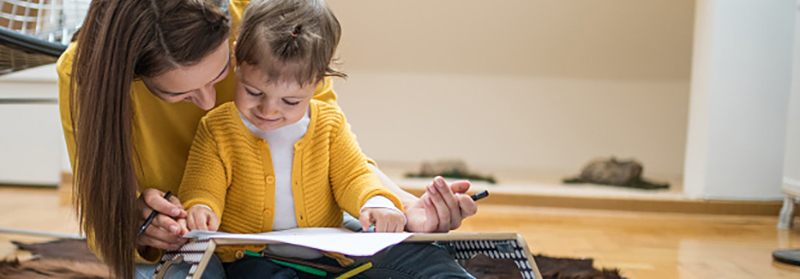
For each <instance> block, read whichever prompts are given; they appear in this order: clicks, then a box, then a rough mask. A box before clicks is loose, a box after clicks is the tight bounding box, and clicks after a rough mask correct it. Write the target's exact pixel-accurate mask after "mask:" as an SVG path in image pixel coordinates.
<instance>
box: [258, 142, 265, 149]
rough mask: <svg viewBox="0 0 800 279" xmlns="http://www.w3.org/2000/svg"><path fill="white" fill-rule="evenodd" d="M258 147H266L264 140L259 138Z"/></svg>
mask: <svg viewBox="0 0 800 279" xmlns="http://www.w3.org/2000/svg"><path fill="white" fill-rule="evenodd" d="M258 148H264V141H263V140H259V141H258Z"/></svg>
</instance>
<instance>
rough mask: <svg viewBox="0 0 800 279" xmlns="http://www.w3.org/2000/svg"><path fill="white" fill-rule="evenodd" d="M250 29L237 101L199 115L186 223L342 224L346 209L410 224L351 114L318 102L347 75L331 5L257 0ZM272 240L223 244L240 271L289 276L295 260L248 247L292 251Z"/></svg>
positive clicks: (391, 226)
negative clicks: (328, 81) (277, 259)
mask: <svg viewBox="0 0 800 279" xmlns="http://www.w3.org/2000/svg"><path fill="white" fill-rule="evenodd" d="M240 30H241V32H240V35H239V37H238V39H237V43H236V48H235V55H236V61H237V70H236V89H235V90H236V91H235V97H234V102H233V103H226V104H223V105H221V106H219V107H218V108H216V109H214V110H212V111H210V112H209V113H208V114H207V115H206V116H205V117H203V118H202V120H201V121H200V124H199V126H198V129H197V133H196V135H195V139H194V143H193V145H192V148H191V151H190V153H189V158H188V162H187V165H186V171H185V173H184V176H183V181H182V183H181V187H180V192H179V197H181V199H182V200H183V201H184V206H185V207H186V208H187V209H188V210H187V213H188V214H187V219H186V222H187V226H188V228H189V229H192V230H193V229H201V230H210V231H216V230H219V231H224V232H233V233H261V232H269V231H275V230H285V229H291V228H297V227H341V226H342V210H344V211H346V212H348V213H349V214H351V215H353V216H355V217H356V218H358V219H359V221H360V223H361V226H362V228H364V229H365V230H366V229H367V227H369V226H370V225H374V226H375V230H376V231H377V232H399V231H402V230H403V227H404V225H405V224H404V222H405V216H404V215H403V213H402V211H401V210H400V208H402V204H401V203H400V200H399V199H398V198H397V197H396V196H395V195H394V194H392V193H391V192H390V191H388V190H387V189H385V188H384V187H383V186H382V185H381V184H380V182H379V180H378V178H377V177H376V176H375V175H374V174H373V173H372V171H370V169H369V168H368V166H367V159H366V157H365V156H364V155H363V154H362V152H361V150H360V148H359V147H358V143H357V142H356V138H355V136H354V135H353V133H352V132H351V131H350V127H349V125H347V122H346V121H345V117H344V115H343V114H342V112H341V111H340V110H339V108H338V107H337V106H334V105H332V104H327V103H323V102H320V101H317V100H312V96H313V94H314V91H315V89H316V86H317V85H319V84H320V83H321V82H323V79H324V78H325V77H326V76H339V77H345V75H344V74H343V73H340V72H338V71H335V70H333V69H332V68H331V67H330V64H331V61H332V57H333V55H334V53H335V51H336V47H337V44H338V42H339V38H340V36H341V30H340V27H339V22H338V21H337V19H336V18H335V16H334V15H333V13H332V11H331V10H330V9H329V8H328V6H327V5H326V4H325V2H323V1H322V0H313V1H310V0H261V1H255V0H254V1H251V3H250V4H249V6H248V8H247V10H246V11H245V13H244V17H243V20H242V23H241V27H240ZM273 246H274V245H270V247H265V246H264V245H248V246H224V247H219V248H217V251H216V252H217V255H218V256H219V258H220V260H221V261H222V262H223V263H226V264H225V266H226V269H227V270H228V273H229V275H231V277H238V276H240V275H241V274H245V275H246V274H254V273H258V274H259V276H265V275H267V274H272V275H275V276H278V277H279V276H281V275H280V274H284V273H285V272H287V270H286V269H285V268H281V267H280V266H278V265H276V264H274V263H272V262H271V261H267V260H260V258H250V257H243V254H244V250H248V251H252V252H261V251H262V250H265V249H267V251H268V252H270V253H278V254H281V253H283V254H285V253H286V252H285V251H280V250H281V249H280V248H274V247H273ZM277 247H280V246H277ZM289 254H290V255H289V256H293V257H299V258H306V259H317V258H320V257H321V256H322V254H319V253H318V252H316V251H292V252H289ZM233 267H236V268H235V269H236V272H235V274H236V275H232V274H231V272H232V271H231V268H233ZM289 277H291V275H289ZM267 278H270V277H269V276H267ZM273 278H277V277H273ZM281 278H282V277H281Z"/></svg>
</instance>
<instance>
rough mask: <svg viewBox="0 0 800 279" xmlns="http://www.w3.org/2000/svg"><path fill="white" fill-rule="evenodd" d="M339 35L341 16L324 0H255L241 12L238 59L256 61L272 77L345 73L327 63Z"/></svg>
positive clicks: (310, 78) (310, 79) (305, 80)
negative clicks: (337, 16)
mask: <svg viewBox="0 0 800 279" xmlns="http://www.w3.org/2000/svg"><path fill="white" fill-rule="evenodd" d="M341 36H342V29H341V27H340V26H339V21H338V20H337V19H336V16H335V15H334V14H333V11H331V9H330V8H329V7H328V5H327V4H326V3H325V1H323V0H253V1H251V2H250V4H249V5H248V7H247V9H246V10H245V12H244V16H243V17H242V22H241V26H240V33H239V36H238V39H237V41H236V51H235V53H236V61H237V64H242V63H247V64H250V65H253V66H258V67H259V68H260V69H261V70H262V71H263V72H264V73H265V74H266V78H267V82H270V83H272V82H283V81H291V80H292V79H293V80H294V81H295V82H297V83H298V84H300V85H307V84H316V83H318V82H320V81H322V80H323V79H324V78H325V77H327V76H338V77H342V78H344V77H346V76H347V75H345V74H344V73H342V72H339V71H336V70H334V69H332V68H331V67H330V64H331V62H332V60H333V55H334V54H335V52H336V47H337V45H338V44H339V39H340V38H341Z"/></svg>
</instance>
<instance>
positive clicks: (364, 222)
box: [358, 210, 372, 232]
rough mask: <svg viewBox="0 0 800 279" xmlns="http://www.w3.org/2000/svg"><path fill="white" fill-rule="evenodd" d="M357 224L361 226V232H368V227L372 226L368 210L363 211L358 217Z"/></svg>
mask: <svg viewBox="0 0 800 279" xmlns="http://www.w3.org/2000/svg"><path fill="white" fill-rule="evenodd" d="M358 223H359V224H361V231H364V232H365V231H367V230H369V225H372V215H371V214H370V210H363V211H362V212H361V216H359V217H358Z"/></svg>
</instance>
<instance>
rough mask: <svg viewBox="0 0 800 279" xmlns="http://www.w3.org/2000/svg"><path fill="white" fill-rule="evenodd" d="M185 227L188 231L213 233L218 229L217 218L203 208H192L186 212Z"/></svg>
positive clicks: (212, 212)
mask: <svg viewBox="0 0 800 279" xmlns="http://www.w3.org/2000/svg"><path fill="white" fill-rule="evenodd" d="M186 226H187V227H188V228H189V230H190V231H191V230H204V231H212V232H215V231H217V229H219V217H217V214H216V213H214V211H211V210H210V209H208V208H205V207H203V206H193V207H192V208H189V210H187V211H186Z"/></svg>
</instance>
